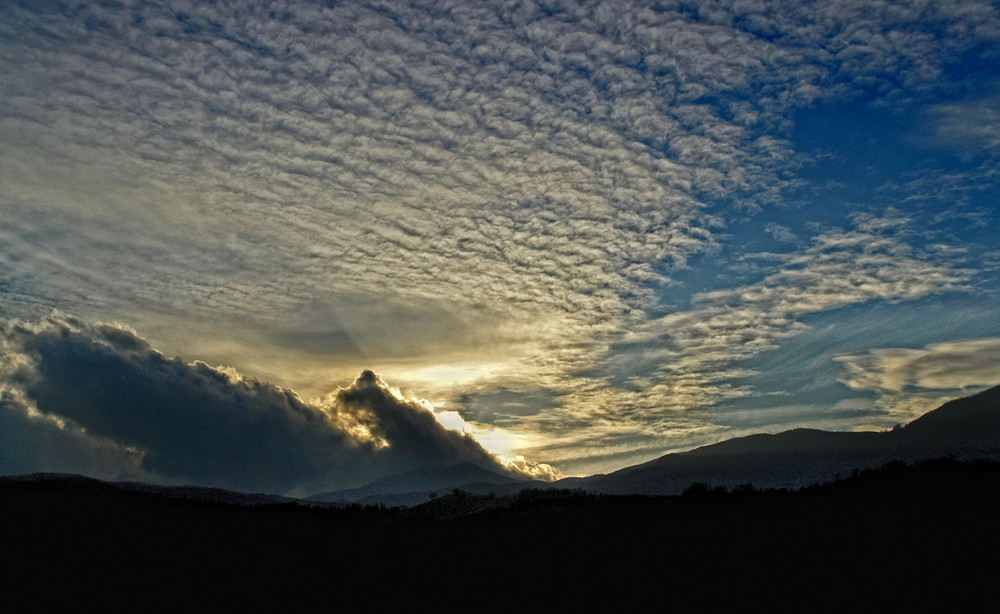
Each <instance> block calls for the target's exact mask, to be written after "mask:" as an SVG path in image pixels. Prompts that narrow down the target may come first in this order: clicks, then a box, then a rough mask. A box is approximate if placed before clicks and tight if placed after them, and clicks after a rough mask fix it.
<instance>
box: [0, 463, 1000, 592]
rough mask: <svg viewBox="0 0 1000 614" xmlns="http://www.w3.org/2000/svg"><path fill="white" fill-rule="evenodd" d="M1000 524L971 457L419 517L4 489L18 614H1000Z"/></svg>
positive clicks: (48, 487)
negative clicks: (784, 483)
mask: <svg viewBox="0 0 1000 614" xmlns="http://www.w3.org/2000/svg"><path fill="white" fill-rule="evenodd" d="M998 511H1000V464H996V463H959V462H955V461H935V462H930V463H924V464H921V465H917V466H912V467H906V466H903V465H891V466H887V467H885V468H883V469H882V470H879V471H874V472H865V473H862V474H860V475H856V476H854V477H851V478H848V479H845V480H843V481H840V482H837V483H835V484H829V485H825V486H822V487H814V488H810V489H806V490H802V491H798V492H781V491H768V492H755V491H753V490H752V489H749V488H744V489H736V491H735V492H732V493H728V494H723V493H720V492H713V491H712V489H710V488H693V489H691V492H689V493H688V494H686V495H684V496H681V497H674V498H645V497H608V496H596V495H586V494H583V493H580V492H570V491H527V492H524V493H522V494H521V495H519V496H517V497H513V498H487V497H482V498H479V497H472V496H466V495H462V494H461V493H457V494H450V495H447V496H442V497H438V498H437V499H435V500H433V501H429V502H428V503H427V504H426V505H424V506H420V507H417V508H411V509H408V510H379V509H344V510H338V509H319V508H307V507H304V506H300V505H296V504H285V505H258V506H251V507H245V506H237V505H229V504H221V503H208V502H196V501H191V500H185V499H177V498H168V497H165V496H162V495H158V494H155V493H141V492H134V491H129V490H123V489H122V488H119V487H116V486H114V485H109V484H105V483H101V482H96V481H92V480H86V479H80V478H74V479H68V478H66V479H51V478H50V479H44V480H24V479H3V480H0V518H2V521H3V538H2V544H0V545H2V553H3V559H4V560H5V561H7V562H9V563H12V564H13V568H12V569H13V571H7V572H5V577H4V581H3V585H4V590H3V592H4V595H5V597H4V600H5V602H6V603H5V605H6V606H8V607H4V608H3V609H4V610H6V611H12V612H23V611H73V610H76V609H82V608H88V609H90V608H91V607H93V606H97V607H100V608H102V610H103V611H119V610H120V611H124V610H129V611H134V612H144V611H207V610H215V611H238V610H239V609H242V608H249V609H252V610H254V611H268V610H271V611H277V610H282V611H283V610H288V609H292V608H303V609H305V610H306V611H337V610H345V609H346V610H347V611H358V610H360V609H362V608H363V609H364V610H371V611H385V610H387V609H390V608H392V609H395V608H401V607H407V608H409V607H416V606H422V605H426V604H430V605H431V606H433V607H434V608H435V610H443V611H456V610H486V611H502V610H508V611H539V610H541V611H568V610H571V609H577V608H581V607H586V608H587V610H588V611H589V610H590V609H592V608H593V607H596V608H597V609H600V610H605V609H608V610H612V611H619V610H621V611H626V610H627V609H631V608H632V607H633V606H636V607H641V608H642V609H643V611H650V610H655V611H670V610H681V611H690V610H695V609H698V610H701V609H708V610H717V609H720V608H721V607H723V606H724V607H725V608H726V609H733V610H736V611H740V610H744V609H746V608H749V607H750V606H751V605H756V606H763V607H765V608H770V609H787V610H796V611H857V610H862V611H876V610H890V611H900V610H901V609H904V608H905V609H915V610H917V611H935V610H944V609H946V610H947V611H955V612H970V611H986V610H988V611H996V610H995V608H996V606H997V603H996V602H997V600H996V594H997V592H996V591H997V589H996V586H997V582H998V578H1000V576H998V572H1000V563H998V557H1000V550H998V548H1000V531H998V527H997V517H998ZM984 599H985V600H986V601H983V600H984Z"/></svg>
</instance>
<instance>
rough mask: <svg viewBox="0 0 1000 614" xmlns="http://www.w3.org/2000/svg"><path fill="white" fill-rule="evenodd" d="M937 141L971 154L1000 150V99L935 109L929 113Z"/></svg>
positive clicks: (959, 103) (955, 104) (981, 100)
mask: <svg viewBox="0 0 1000 614" xmlns="http://www.w3.org/2000/svg"><path fill="white" fill-rule="evenodd" d="M928 115H929V121H930V125H931V128H932V130H933V136H934V138H935V140H936V141H937V142H938V143H940V144H942V145H947V146H951V147H959V148H962V149H965V150H969V151H972V152H981V151H982V150H984V149H986V150H996V149H997V148H1000V98H996V97H994V98H983V99H979V100H969V101H962V102H955V103H949V104H940V105H936V106H935V107H934V108H932V109H931V110H930V111H929V112H928Z"/></svg>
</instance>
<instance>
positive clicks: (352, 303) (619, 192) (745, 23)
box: [0, 0, 1000, 464]
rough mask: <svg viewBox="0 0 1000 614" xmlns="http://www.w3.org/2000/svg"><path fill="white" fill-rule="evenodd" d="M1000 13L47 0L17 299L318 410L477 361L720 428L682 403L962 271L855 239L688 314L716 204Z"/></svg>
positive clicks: (1, 172)
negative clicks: (811, 336)
mask: <svg viewBox="0 0 1000 614" xmlns="http://www.w3.org/2000/svg"><path fill="white" fill-rule="evenodd" d="M996 13H997V12H996V7H995V6H994V5H993V4H992V3H990V2H988V1H985V0H984V1H982V2H980V1H976V0H969V1H967V2H962V3H937V2H931V3H923V2H859V1H846V0H845V1H837V2H828V3H823V4H822V6H816V3H801V4H800V3H787V4H786V5H783V6H782V10H780V11H775V10H774V9H773V7H772V6H770V5H769V4H768V3H766V2H757V1H747V2H740V3H731V2H712V1H705V2H698V3H695V5H691V4H690V3H682V4H675V3H669V2H668V3H665V4H662V5H660V6H657V7H650V6H648V5H647V4H646V3H641V2H593V3H582V4H581V3H572V2H570V3H563V4H561V5H560V6H559V8H558V10H555V8H553V7H552V6H549V5H548V4H543V3H539V2H520V3H513V4H512V3H504V2H489V3H482V2H458V3H448V2H440V3H439V2H431V3H417V4H413V3H409V4H407V3H371V2H366V1H361V0H357V1H354V0H347V1H344V2H337V3H312V2H295V1H287V2H282V3H278V4H276V5H274V4H272V5H269V6H266V7H265V6H263V5H253V6H250V5H247V6H243V7H241V9H240V10H238V11H237V10H233V9H232V7H231V6H229V5H228V4H225V3H214V2H192V1H190V0H169V1H167V2H162V3H149V2H139V1H137V0H123V1H122V2H116V3H84V4H78V5H73V6H69V5H62V4H58V5H57V4H43V5H37V4H31V3H20V4H18V5H17V6H10V7H7V10H6V11H5V19H4V20H3V23H0V73H2V74H3V75H4V81H3V87H2V88H0V184H2V185H3V186H4V190H3V193H2V195H0V207H2V210H3V213H4V216H3V217H4V224H3V225H2V227H0V254H3V266H0V292H2V298H3V302H4V306H5V308H7V309H8V310H10V313H11V315H13V316H14V317H22V318H34V317H38V316H40V315H44V314H47V313H49V311H50V310H51V309H52V308H61V309H63V310H65V311H67V312H71V313H75V314H79V315H81V316H83V317H86V318H88V319H100V320H107V319H113V320H120V321H127V322H129V323H130V324H132V325H133V326H136V327H137V328H138V329H139V330H142V331H143V335H144V336H145V337H147V338H149V339H151V340H153V341H154V344H155V345H156V347H158V348H161V349H163V350H164V351H168V352H169V353H170V354H178V355H185V356H199V357H203V358H205V359H210V360H212V361H213V364H215V363H216V362H219V363H226V364H234V365H236V366H237V367H239V368H240V370H241V371H242V372H244V373H249V374H252V375H255V376H257V377H259V378H260V379H264V380H267V381H274V382H280V383H281V384H282V385H284V386H293V387H294V388H295V389H296V390H298V391H300V392H301V393H303V394H308V395H309V396H312V395H318V394H321V393H322V392H325V391H326V390H328V389H329V388H330V384H329V382H331V381H344V380H343V379H340V378H339V376H340V374H341V373H344V372H347V371H348V370H350V372H351V373H356V372H357V371H358V370H360V369H361V368H362V366H363V365H368V364H379V365H380V368H379V370H380V372H382V373H384V374H387V375H386V377H389V376H388V373H389V372H391V371H393V370H395V371H399V372H403V371H407V370H408V371H409V372H417V371H419V370H420V368H422V367H428V366H429V365H437V364H442V363H444V364H464V363H470V362H475V361H479V362H482V363H487V362H489V363H491V364H492V365H493V366H497V365H502V366H503V367H504V368H503V369H502V371H503V373H502V374H501V375H498V376H496V377H494V378H493V379H492V381H490V382H477V383H476V385H475V386H473V387H472V388H473V389H475V390H480V391H487V392H488V391H489V390H490V389H491V386H492V388H493V389H501V388H503V387H507V388H509V389H511V390H515V389H516V390H538V389H542V390H548V391H552V397H551V398H552V399H558V403H556V402H553V404H552V405H551V406H550V407H547V408H543V407H542V404H543V402H544V401H545V400H546V398H548V397H545V396H543V397H539V398H538V399H537V400H531V401H528V400H526V401H525V405H524V406H523V407H522V408H521V409H518V408H517V407H514V406H508V407H507V408H506V410H507V411H506V414H505V415H509V416H510V417H511V418H510V419H511V420H512V421H513V422H516V423H517V424H519V425H520V426H522V427H524V428H526V429H536V430H533V431H532V432H533V433H538V432H544V433H548V434H549V435H551V436H552V437H565V436H569V435H568V430H569V428H570V426H571V425H572V427H573V428H582V429H584V430H583V431H580V432H579V439H580V441H584V442H589V441H599V439H600V436H601V434H602V433H603V434H604V435H606V436H607V437H608V438H609V440H610V439H615V438H616V437H618V436H619V435H620V436H621V437H622V438H627V434H626V433H625V431H626V430H628V429H635V428H641V429H648V430H647V431H644V432H654V434H655V435H656V436H660V435H664V436H666V434H669V433H673V434H675V435H677V436H678V437H682V436H685V434H688V433H692V432H698V433H704V432H706V431H708V430H711V428H710V427H707V426H705V424H703V423H701V424H699V423H695V421H690V420H682V419H680V418H678V417H676V416H675V415H673V413H671V412H673V409H676V408H678V407H693V406H696V405H698V404H701V403H707V404H711V403H712V402H713V399H718V398H726V397H731V396H738V395H743V394H746V393H747V390H746V389H745V388H744V387H742V386H741V385H735V384H733V383H732V376H733V375H734V374H738V373H739V372H740V370H739V369H735V368H730V367H729V366H730V365H733V364H735V362H738V361H739V359H740V357H741V356H746V355H752V354H753V353H755V352H758V351H762V350H763V349H766V348H771V347H774V346H775V345H776V344H778V343H780V340H781V339H782V338H783V335H787V334H792V333H794V332H795V331H796V330H798V328H797V327H798V324H797V322H799V319H800V318H801V316H802V314H808V313H816V312H818V311H822V310H824V309H835V308H837V307H838V306H843V305H846V304H854V303H856V302H858V301H864V300H879V299H882V300H888V301H898V300H907V299H909V298H913V297H919V296H925V295H926V293H927V292H934V291H936V289H940V288H946V287H949V284H950V283H952V284H953V283H954V282H955V280H956V279H959V278H960V277H961V274H959V273H956V272H955V271H951V270H945V269H947V267H945V266H943V265H940V263H937V262H931V261H929V260H928V259H926V258H923V257H922V256H921V257H914V256H913V255H907V254H905V253H903V251H897V252H895V253H893V252H891V251H889V250H890V248H891V249H895V250H905V245H904V243H905V242H897V243H896V244H894V245H893V246H890V245H889V244H887V243H886V241H885V240H884V239H880V238H879V237H878V233H877V232H876V231H875V230H865V229H860V228H859V229H858V230H857V232H858V233H859V234H857V235H855V236H848V235H849V233H846V234H845V233H840V234H843V235H844V236H836V237H835V236H834V234H837V233H832V234H830V235H829V236H827V237H826V239H825V240H827V241H828V243H827V245H826V248H824V249H828V251H827V253H825V254H823V253H821V252H822V250H820V248H819V247H816V248H815V249H814V250H812V251H808V250H805V251H804V250H802V249H800V250H799V252H798V256H799V257H801V258H802V260H800V261H798V262H791V261H789V262H787V263H786V264H787V266H785V267H784V269H782V271H781V273H780V274H776V276H774V277H771V278H769V281H768V283H769V284H771V285H770V286H769V285H767V284H764V285H760V284H758V285H753V284H749V285H745V286H744V287H742V288H738V289H732V290H731V292H720V293H716V294H704V295H703V296H701V297H700V300H701V302H700V303H699V305H697V306H696V307H695V308H694V309H693V310H691V311H682V312H678V313H675V314H672V315H671V316H669V317H666V318H663V317H661V316H663V314H664V312H665V310H666V308H665V307H664V305H662V304H661V299H662V288H663V287H665V285H666V284H669V283H670V282H671V278H672V277H674V276H676V275H677V273H678V272H679V271H681V270H682V269H683V268H684V267H685V266H688V265H689V264H690V263H691V262H692V261H694V260H696V259H697V257H698V255H699V254H701V253H705V252H708V251H711V250H712V249H713V248H714V247H716V246H717V245H718V243H719V241H720V240H723V239H722V238H721V237H720V236H719V234H720V233H719V228H721V227H722V224H721V223H720V221H721V222H729V221H731V220H730V219H729V218H730V217H731V216H733V215H740V216H743V215H747V214H753V213H754V212H760V211H762V210H765V209H766V208H767V207H770V206H772V205H774V204H775V203H776V202H780V200H781V198H782V196H783V195H784V194H786V193H787V191H788V190H789V189H790V188H792V187H794V186H795V185H797V181H798V180H797V179H796V176H795V173H796V172H797V170H799V169H800V165H801V164H802V161H803V156H802V155H801V154H800V153H798V152H796V151H795V150H794V147H793V143H792V142H791V141H790V140H789V138H788V129H789V127H790V125H791V121H792V119H791V118H793V117H794V116H795V115H794V114H795V112H796V111H797V110H799V109H802V108H804V107H808V106H810V105H813V104H815V103H817V102H822V101H830V100H834V101H842V100H846V99H851V98H854V97H862V98H866V99H873V100H874V101H875V103H876V104H882V105H887V104H892V105H897V106H898V108H900V109H908V108H909V107H907V106H906V105H907V104H909V103H912V102H913V101H914V100H922V98H921V96H927V95H928V92H930V93H933V92H935V91H938V90H940V89H941V83H942V75H945V74H946V73H949V71H953V69H954V67H955V66H956V65H959V64H961V63H962V61H963V60H964V59H965V58H967V57H976V56H977V55H982V54H983V53H988V52H984V51H983V50H984V49H987V50H988V49H991V48H992V46H993V45H995V43H996V41H997V40H1000V37H998V27H997V25H996V24H997V23H1000V20H997V18H996V17H997V14H996ZM949 78H950V77H949ZM946 86H947V84H946ZM894 108H896V107H894ZM942 109H943V110H942V113H945V114H946V115H948V113H950V111H948V109H944V108H942ZM957 115H958V114H957V113H951V114H950V115H948V117H952V116H957ZM942 117H944V116H942ZM942 125H944V124H942ZM951 132H952V133H956V134H957V133H958V132H959V131H957V129H952V130H951ZM976 138H977V139H979V140H980V142H982V141H983V138H982V137H981V136H977V137H976ZM993 176H995V175H994V174H990V177H993ZM992 181H993V180H992V179H990V182H988V185H987V186H986V187H987V188H988V189H989V190H992V189H993V184H992ZM823 206H824V205H822V204H820V205H807V206H804V207H803V209H802V212H803V215H806V214H808V212H809V209H810V208H819V207H823ZM846 207H847V206H846V205H845V213H846ZM734 212H737V213H734ZM821 213H822V215H823V216H824V218H825V219H828V216H829V215H830V214H829V212H827V211H822V212H821ZM783 219H784V218H783ZM986 219H988V218H986ZM766 232H769V233H770V234H771V235H772V236H773V237H774V238H775V239H776V240H778V241H779V242H783V243H784V244H785V245H787V246H789V249H791V248H792V247H796V246H799V245H805V244H806V243H805V241H807V240H808V239H807V238H806V236H807V235H806V234H805V233H803V232H802V231H801V230H800V229H799V227H798V226H797V225H795V226H794V234H793V230H792V227H785V226H783V225H778V224H772V225H770V226H768V227H767V229H766ZM868 239H871V240H872V241H873V242H872V246H873V247H872V251H870V252H867V253H866V252H865V251H864V248H863V247H862V245H861V244H860V243H858V241H859V240H861V241H863V240H868ZM795 240H798V241H800V243H796V242H795ZM943 241H945V242H947V243H949V244H957V243H961V240H960V239H955V238H946V239H943ZM838 242H839V243H838ZM817 250H818V251H817ZM836 254H839V256H838V255H836ZM824 259H825V260H824ZM935 264H937V265H938V266H936V267H935ZM851 267H857V270H858V271H859V276H857V277H855V278H852V277H851V275H850V274H851V271H850V269H851ZM755 270H756V269H755ZM924 274H926V275H928V276H929V277H927V278H926V279H923V278H921V276H922V275H924ZM784 290H787V291H788V294H787V296H782V295H781V294H780V292H779V291H784ZM838 293H843V294H842V295H841V296H840V298H838ZM701 317H705V318H708V319H707V321H705V322H699V321H698V319H699V318H701ZM609 347H610V348H612V349H622V354H621V355H620V356H609V355H608V354H609V353H608V349H609ZM376 361H377V362H376ZM331 365H334V366H331ZM381 365H385V367H384V368H383V367H382V366H381ZM192 369H194V368H193V367H192ZM334 371H336V373H334ZM430 371H432V370H431V369H424V371H423V372H430ZM498 371H500V370H499V369H494V370H493V371H490V370H489V369H488V368H487V367H484V368H483V372H491V373H495V372H498ZM609 371H612V372H614V374H615V375H614V376H613V377H612V378H611V380H612V381H611V384H612V386H611V387H609V386H608V381H609V380H608V378H607V373H608V372H609ZM581 374H583V375H581ZM591 376H592V377H591ZM204 377H205V378H207V379H210V378H209V377H208V376H207V375H205V376H204ZM625 380H627V381H625ZM393 381H396V379H395V377H393ZM419 384H420V385H421V386H427V387H429V386H430V384H433V385H435V386H438V387H439V388H440V389H441V390H443V392H441V393H440V394H442V395H445V396H446V395H447V394H455V395H460V394H462V393H463V392H467V390H466V391H461V390H457V389H456V388H455V387H454V386H451V383H449V382H441V381H438V380H435V379H433V378H429V379H426V380H424V381H421V382H419ZM241 385H242V384H241ZM623 389H624V392H623ZM261 394H263V393H261ZM278 396H279V397H280V395H278ZM493 400H494V401H499V400H500V397H496V398H495V399H493ZM282 402H284V401H282ZM470 407H471V406H470ZM471 409H472V410H473V413H476V414H477V415H479V416H480V417H482V418H483V420H484V421H490V420H494V419H495V418H496V417H497V416H499V415H501V414H504V413H505V412H504V411H501V410H502V409H503V408H502V407H500V406H497V405H496V404H494V406H493V407H492V408H491V407H488V406H487V405H485V404H479V405H477V406H476V407H474V408H471ZM493 409H496V410H497V411H493ZM533 409H537V411H533ZM619 410H620V411H621V416H637V417H641V419H640V420H638V425H637V424H636V423H632V422H629V419H627V418H624V417H619V418H618V419H616V418H615V413H616V412H617V411H619ZM289 411H293V410H289ZM474 417H475V416H473V415H467V416H466V418H467V419H468V420H470V421H472V420H474ZM513 422H512V423H513ZM652 423H655V424H656V426H655V427H651V426H650V424H652ZM355 426H357V425H355ZM345 428H346V427H345ZM87 432H88V433H90V432H91V431H89V430H88V431H87ZM359 432H360V431H359ZM292 436H293V435H291V434H290V435H289V438H292ZM374 441H375V440H372V442H374ZM615 441H619V440H618V439H615ZM647 443H648V442H647ZM317 445H318V444H317ZM371 445H374V443H371ZM586 445H590V444H586ZM642 445H647V444H646V443H643V444H642ZM588 454H589V452H588ZM154 458H155V457H154ZM310 458H311V457H310ZM306 460H309V459H306ZM149 462H151V461H149ZM303 462H304V463H306V461H303ZM309 462H312V461H311V460H309ZM306 464H308V463H306Z"/></svg>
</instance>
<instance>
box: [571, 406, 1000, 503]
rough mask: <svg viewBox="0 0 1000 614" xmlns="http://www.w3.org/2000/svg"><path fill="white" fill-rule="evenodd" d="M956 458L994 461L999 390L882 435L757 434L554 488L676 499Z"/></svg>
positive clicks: (998, 444)
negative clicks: (698, 490) (690, 491)
mask: <svg viewBox="0 0 1000 614" xmlns="http://www.w3.org/2000/svg"><path fill="white" fill-rule="evenodd" d="M946 456H954V457H956V458H961V459H967V458H984V459H997V458H1000V387H995V388H991V389H989V390H986V391H984V392H981V393H979V394H977V395H973V396H970V397H965V398H962V399H957V400H954V401H950V402H948V403H946V404H944V405H942V406H941V407H940V408H938V409H936V410H934V411H931V412H929V413H927V414H925V415H924V416H922V417H920V418H918V419H917V420H914V421H913V422H911V423H910V424H908V425H906V426H905V427H902V428H898V429H894V430H892V431H887V432H882V433H870V432H859V433H840V432H827V431H819V430H813V429H795V430H791V431H786V432H784V433H778V434H775V435H769V434H758V435H749V436H747V437H739V438H735V439H730V440H727V441H723V442H720V443H717V444H713V445H709V446H704V447H701V448H696V449H694V450H691V451H689V452H682V453H676V454H668V455H666V456H662V457H660V458H658V459H655V460H653V461H650V462H648V463H644V464H641V465H635V466H632V467H627V468H625V469H621V470H619V471H616V472H614V473H610V474H606V475H597V476H591V477H588V478H573V479H567V480H561V481H559V482H556V483H555V486H557V487H572V488H582V489H585V490H589V491H596V492H604V493H613V494H625V493H631V494H661V495H673V494H679V493H680V492H682V491H683V490H684V489H685V488H686V487H687V486H688V485H690V484H691V483H692V482H704V483H708V484H714V485H720V486H723V487H727V488H731V487H733V486H736V485H739V484H753V485H755V486H758V487H762V488H778V487H789V488H799V487H803V486H808V485H810V484H815V483H817V482H826V481H831V480H835V479H837V477H838V476H843V475H847V474H848V473H850V472H851V471H853V470H854V469H865V468H871V467H878V466H880V465H882V464H884V463H887V462H889V461H893V460H901V461H907V462H913V461H919V460H923V459H930V458H938V457H946Z"/></svg>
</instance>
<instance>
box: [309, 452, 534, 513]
mask: <svg viewBox="0 0 1000 614" xmlns="http://www.w3.org/2000/svg"><path fill="white" fill-rule="evenodd" d="M533 483H534V482H530V481H527V480H520V479H517V478H513V477H510V476H506V475H502V474H499V473H496V472H494V471H490V470H488V469H483V468H482V467H479V466H477V465H473V464H471V463H460V464H457V465H452V466H449V467H443V468H439V469H432V470H423V471H409V472H406V473H400V474H396V475H393V476H390V477H387V478H383V479H381V480H378V481H375V482H372V483H370V484H367V485H365V486H362V487H360V488H351V489H346V490H336V491H332V492H324V493H318V494H315V495H312V496H310V497H307V498H306V500H307V501H321V502H329V503H359V504H362V505H377V504H384V505H388V506H397V505H399V506H408V505H415V504H417V503H420V502H423V501H427V500H428V499H429V498H432V496H436V495H437V494H445V493H446V492H449V491H451V490H454V489H456V488H461V489H462V490H464V491H467V492H472V493H476V494H486V493H488V492H496V491H497V490H502V491H507V490H513V491H515V492H516V491H517V490H519V489H520V488H522V487H523V486H524V485H527V484H533Z"/></svg>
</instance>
